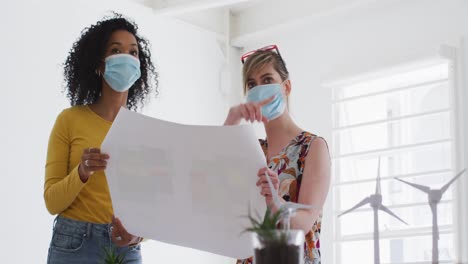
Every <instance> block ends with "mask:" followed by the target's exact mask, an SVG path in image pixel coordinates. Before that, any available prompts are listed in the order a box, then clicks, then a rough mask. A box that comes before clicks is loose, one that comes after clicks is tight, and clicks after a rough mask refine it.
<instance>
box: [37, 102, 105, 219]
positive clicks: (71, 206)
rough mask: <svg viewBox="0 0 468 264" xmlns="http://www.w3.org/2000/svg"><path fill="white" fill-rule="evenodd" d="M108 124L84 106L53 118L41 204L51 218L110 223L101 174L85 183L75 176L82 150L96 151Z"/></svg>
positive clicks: (97, 173)
mask: <svg viewBox="0 0 468 264" xmlns="http://www.w3.org/2000/svg"><path fill="white" fill-rule="evenodd" d="M111 125H112V122H110V121H107V120H105V119H103V118H101V117H100V116H99V115H97V114H96V113H94V112H93V111H92V110H91V109H90V108H89V107H88V106H75V107H71V108H68V109H65V110H64V111H62V113H60V115H59V116H58V117H57V120H56V121H55V125H54V128H53V129H52V133H51V135H50V138H49V148H48V151H47V163H46V169H45V172H46V173H45V184H44V199H45V203H46V206H47V210H49V212H50V213H51V214H52V215H55V214H60V215H61V216H64V217H67V218H70V219H74V220H80V221H86V222H91V223H100V224H104V223H110V222H111V221H112V215H113V210H112V203H111V198H110V193H109V187H108V185H107V179H106V176H105V175H104V172H103V171H100V172H96V173H94V174H93V175H91V177H90V178H89V179H88V181H87V182H86V183H83V182H82V181H81V179H80V176H79V175H78V165H79V164H80V161H81V155H82V154H83V150H85V149H86V148H89V147H97V148H100V147H101V143H102V141H103V140H104V137H105V136H106V134H107V132H108V131H109V129H110V127H111ZM111 158H112V157H111Z"/></svg>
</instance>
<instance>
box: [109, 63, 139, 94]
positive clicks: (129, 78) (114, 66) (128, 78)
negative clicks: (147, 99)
mask: <svg viewBox="0 0 468 264" xmlns="http://www.w3.org/2000/svg"><path fill="white" fill-rule="evenodd" d="M105 62H106V69H105V71H104V79H105V80H106V82H107V83H108V84H109V86H110V87H111V88H112V89H114V90H115V91H116V92H121V93H122V92H125V91H127V90H128V89H130V87H132V85H133V84H134V83H135V82H136V81H137V80H138V79H139V78H140V76H141V71H140V61H139V60H138V59H137V58H135V57H133V56H132V55H129V54H117V55H111V56H109V57H107V58H106V60H105Z"/></svg>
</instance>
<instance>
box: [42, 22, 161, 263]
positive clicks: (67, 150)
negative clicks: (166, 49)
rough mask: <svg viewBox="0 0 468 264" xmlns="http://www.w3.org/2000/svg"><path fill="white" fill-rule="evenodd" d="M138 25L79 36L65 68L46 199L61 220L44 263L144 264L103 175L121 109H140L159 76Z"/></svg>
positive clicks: (99, 27) (98, 28)
mask: <svg viewBox="0 0 468 264" xmlns="http://www.w3.org/2000/svg"><path fill="white" fill-rule="evenodd" d="M137 30H138V27H137V25H136V24H135V23H134V22H132V21H129V20H127V19H126V18H124V17H122V16H121V15H118V14H114V16H113V17H111V18H107V19H103V20H101V21H99V22H97V23H96V24H95V25H92V26H90V27H88V28H86V29H85V30H83V31H82V34H81V36H80V37H79V39H78V40H77V41H76V42H75V43H74V45H73V47H72V49H71V51H70V53H69V55H68V58H67V60H66V62H65V65H64V68H65V71H64V76H65V83H66V88H65V90H66V94H67V97H68V99H69V100H70V103H71V106H72V107H71V108H68V109H65V110H63V111H62V112H61V113H60V114H59V116H58V117H57V120H56V122H55V125H54V127H53V129H52V132H51V135H50V138H49V146H48V152H47V162H46V172H45V184H44V200H45V204H46V206H47V210H48V211H49V212H50V213H51V214H52V215H58V216H57V218H56V219H55V222H54V228H53V235H52V241H51V243H50V247H49V254H48V261H47V263H66V264H72V263H80V264H81V263H102V262H103V260H104V248H114V247H115V246H114V245H116V246H117V247H115V248H116V250H117V253H118V254H121V253H125V256H126V257H125V261H126V263H141V252H140V245H139V243H140V242H141V240H142V238H140V237H137V236H134V235H132V234H129V233H128V232H127V231H126V230H125V228H124V227H123V226H122V223H121V222H120V221H119V219H118V218H114V216H113V210H112V203H111V198H110V193H109V188H108V185H107V181H106V177H105V175H104V169H105V168H106V164H107V160H108V159H109V158H110V157H109V155H107V154H105V153H102V152H101V151H100V146H101V143H102V141H103V139H104V137H105V136H106V134H107V132H108V130H109V128H110V127H111V125H112V122H113V120H114V119H115V117H116V115H117V113H118V112H119V109H120V108H121V107H122V106H123V107H126V108H128V109H131V110H135V111H136V110H137V109H138V108H139V107H140V106H142V105H143V103H144V102H145V99H146V98H147V96H148V95H149V94H150V92H151V86H152V84H154V86H155V89H157V73H156V72H155V68H154V66H153V64H152V62H151V53H150V51H149V43H148V41H147V40H145V39H144V38H142V37H140V36H139V35H138V33H137Z"/></svg>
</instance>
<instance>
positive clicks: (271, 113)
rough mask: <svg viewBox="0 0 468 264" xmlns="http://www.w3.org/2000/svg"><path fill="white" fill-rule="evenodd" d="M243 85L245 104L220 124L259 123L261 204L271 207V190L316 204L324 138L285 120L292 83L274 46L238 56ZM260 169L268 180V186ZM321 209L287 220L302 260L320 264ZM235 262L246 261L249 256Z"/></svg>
mask: <svg viewBox="0 0 468 264" xmlns="http://www.w3.org/2000/svg"><path fill="white" fill-rule="evenodd" d="M242 62H243V63H244V65H243V86H244V93H245V94H246V96H247V102H246V103H244V104H240V105H237V106H234V107H232V108H231V109H230V110H229V114H228V116H227V118H226V121H225V125H237V124H239V123H240V122H241V120H242V119H244V120H246V121H249V122H263V124H264V127H265V132H266V139H264V140H260V144H261V146H262V148H263V150H264V153H265V156H266V158H267V164H268V166H267V167H265V168H260V169H259V171H258V181H257V186H259V189H260V194H261V195H263V196H264V197H265V202H266V205H267V206H268V207H269V208H271V210H272V211H273V212H275V211H277V210H278V208H276V206H275V204H274V203H273V200H272V193H273V192H275V193H279V194H280V197H281V198H282V199H283V200H284V201H291V202H297V203H302V204H309V205H314V206H319V207H320V208H322V206H323V204H324V203H325V199H326V197H327V194H328V189H329V185H330V156H329V152H328V146H327V143H326V141H325V140H324V139H323V138H321V137H318V136H317V135H315V134H313V133H310V132H307V131H305V130H304V129H302V128H300V127H299V125H297V124H296V123H295V122H294V121H293V119H292V118H291V116H290V114H289V111H288V107H287V104H288V103H287V102H288V98H289V95H290V94H291V90H292V86H291V81H290V80H289V72H288V70H287V68H286V64H285V62H284V61H283V59H282V57H281V55H280V53H279V50H278V47H277V46H276V45H271V46H267V47H264V48H261V49H259V50H255V51H251V52H249V53H246V54H245V55H243V56H242ZM265 172H267V173H268V175H269V176H270V177H271V179H272V181H273V183H274V188H275V189H274V190H271V189H270V188H269V187H268V183H267V181H266V178H265ZM321 224H322V212H321V211H320V210H302V211H299V212H297V214H296V215H295V216H294V217H293V218H292V219H291V228H292V229H301V230H303V231H304V233H305V234H306V235H305V245H304V248H305V255H304V262H305V263H306V264H320V263H321V255H320V231H321ZM237 263H242V264H247V263H252V258H250V259H245V260H238V261H237Z"/></svg>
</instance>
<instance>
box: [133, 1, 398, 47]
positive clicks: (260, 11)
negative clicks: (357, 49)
mask: <svg viewBox="0 0 468 264" xmlns="http://www.w3.org/2000/svg"><path fill="white" fill-rule="evenodd" d="M130 1H133V2H136V3H138V4H142V5H145V6H147V7H149V8H151V9H153V10H154V13H155V15H156V16H171V17H176V18H178V19H181V20H184V21H186V22H188V23H191V24H193V25H195V26H198V27H200V28H203V29H206V30H209V31H211V32H214V33H215V34H217V35H218V37H219V39H227V40H228V41H229V42H230V43H231V44H233V45H234V46H238V47H241V46H243V45H244V44H245V42H248V41H250V40H251V39H252V38H255V37H258V36H261V35H262V34H267V33H268V32H272V31H274V30H276V29H278V28H283V29H284V28H285V27H288V25H289V26H291V25H295V26H297V25H298V24H300V23H302V24H303V23H307V22H308V21H309V22H310V21H311V20H312V21H314V22H316V21H317V20H324V19H327V18H331V17H335V16H337V15H342V14H345V13H350V12H354V11H356V10H357V9H362V7H367V6H369V5H376V4H381V3H383V2H391V1H395V0H289V1H287V0H130Z"/></svg>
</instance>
